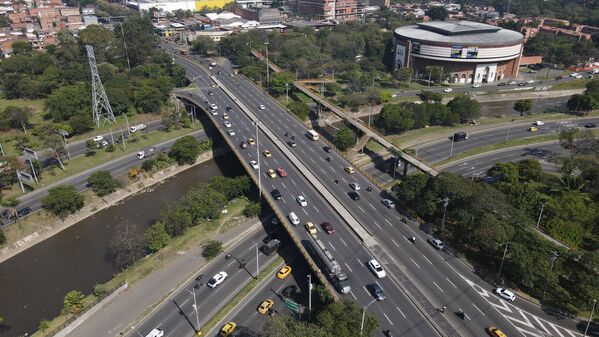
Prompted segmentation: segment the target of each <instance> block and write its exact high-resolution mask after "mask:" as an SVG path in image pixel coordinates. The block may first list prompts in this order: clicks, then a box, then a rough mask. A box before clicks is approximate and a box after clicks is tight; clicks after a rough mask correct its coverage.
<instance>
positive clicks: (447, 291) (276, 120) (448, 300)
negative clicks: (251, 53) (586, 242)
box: [182, 62, 577, 336]
mask: <svg viewBox="0 0 599 337" xmlns="http://www.w3.org/2000/svg"><path fill="white" fill-rule="evenodd" d="M182 65H183V66H184V67H185V68H186V70H187V72H188V76H190V77H193V78H196V79H197V80H198V81H200V90H201V91H202V92H203V93H204V95H203V97H204V98H205V97H209V98H208V99H209V101H210V103H216V104H218V105H219V106H231V105H232V103H231V101H229V100H228V97H227V96H226V95H225V94H224V92H222V91H221V90H219V89H218V88H211V87H210V83H211V82H210V81H209V80H208V79H207V77H206V76H205V75H204V76H203V74H202V72H200V71H198V69H197V68H196V67H195V66H193V65H191V64H188V63H186V62H182ZM219 71H220V74H219V73H218V72H219ZM230 73H231V69H230V68H227V67H220V66H219V67H217V68H216V69H214V70H213V71H212V75H214V76H217V77H218V79H219V80H220V81H221V82H222V83H223V84H224V85H226V86H227V87H228V88H229V90H231V91H233V93H234V94H235V95H236V96H237V98H238V99H241V100H242V101H243V102H244V104H245V105H246V106H248V107H250V108H251V109H252V110H253V112H254V113H255V114H256V115H257V116H258V118H260V120H261V122H262V123H264V125H266V126H267V127H268V128H269V129H270V130H271V131H272V132H274V133H275V134H276V135H277V136H278V137H279V138H280V139H282V140H285V139H286V138H287V137H286V136H285V134H286V133H287V134H288V135H287V136H288V137H291V136H292V135H293V136H294V137H295V141H296V142H297V148H291V150H292V151H293V152H295V153H296V154H297V155H299V158H300V160H301V161H302V162H303V163H304V164H305V165H306V166H308V167H309V168H310V169H311V170H312V171H313V173H315V174H317V175H318V176H319V177H320V180H321V183H323V184H324V185H325V186H326V187H327V188H328V189H329V190H331V191H333V192H334V193H335V194H336V195H337V196H338V198H339V200H340V201H341V202H342V204H343V205H344V206H345V207H346V208H347V209H348V210H349V211H350V212H351V213H352V214H353V215H354V217H356V219H358V220H359V221H360V223H361V224H362V225H363V226H364V227H365V228H366V229H367V230H368V231H369V232H370V233H372V234H373V235H374V237H375V238H376V240H377V241H378V242H379V243H380V244H381V245H382V246H383V247H385V252H387V253H388V254H389V255H391V256H392V258H393V259H394V262H397V264H399V265H400V267H401V269H402V271H404V272H405V273H406V274H407V275H408V276H409V278H410V279H411V280H413V282H414V283H416V284H417V286H418V289H419V290H420V291H421V292H422V293H423V294H424V295H426V297H427V298H429V300H430V301H431V303H433V304H434V305H436V306H438V307H440V306H442V305H446V306H447V307H448V310H449V311H457V310H459V309H462V310H464V312H466V314H467V319H464V320H461V319H458V318H456V317H454V315H445V317H446V318H447V319H448V320H449V321H451V322H452V324H453V326H454V327H456V329H457V330H458V331H459V333H460V334H462V335H469V336H477V335H480V334H481V332H482V331H483V329H484V328H485V327H487V326H490V325H498V326H499V327H501V328H502V329H504V331H506V332H507V333H508V334H510V335H515V334H517V333H518V332H521V333H522V331H523V330H525V329H527V328H528V327H522V326H519V325H517V324H516V323H514V319H511V318H510V317H506V316H509V315H510V314H511V315H513V314H514V312H512V311H510V312H509V313H507V314H506V313H505V312H503V311H502V310H501V308H498V306H499V307H502V306H503V304H504V303H503V301H498V300H497V298H496V297H494V296H490V297H487V296H484V295H483V296H481V291H477V287H476V286H473V284H471V282H470V278H476V276H474V275H472V272H471V270H470V269H468V268H467V267H465V266H464V265H462V264H461V262H457V261H455V259H451V256H450V255H447V253H446V252H437V251H435V250H434V249H432V247H430V246H429V245H427V244H426V243H425V242H424V240H425V239H427V238H428V237H429V236H428V234H427V233H426V232H425V231H420V230H418V229H417V228H416V225H417V224H415V223H413V222H411V221H409V222H408V225H407V226H406V225H404V224H402V223H401V219H403V216H401V215H400V214H399V213H398V212H397V211H395V210H389V209H386V208H385V207H384V206H383V205H382V204H381V199H382V197H383V196H384V195H383V194H382V192H381V191H380V190H378V189H377V188H376V187H375V186H372V188H373V192H371V193H368V192H365V191H364V189H365V188H366V187H367V186H371V184H370V182H368V181H367V180H366V178H365V177H364V176H362V175H361V174H359V173H356V174H354V175H349V174H347V173H345V172H344V171H343V168H344V167H346V166H348V165H349V164H348V163H347V162H346V161H345V160H344V159H343V158H342V157H341V156H340V155H338V154H337V153H331V154H326V153H325V152H324V151H323V149H322V148H323V147H324V145H325V144H324V143H323V142H321V141H316V142H314V141H311V140H309V139H308V138H307V137H305V136H304V133H305V131H306V129H305V128H304V127H303V125H301V123H299V122H298V121H296V120H295V119H294V118H293V117H292V116H291V115H289V114H288V113H287V112H286V111H285V110H284V109H283V108H282V107H280V106H279V105H278V104H277V103H276V102H275V101H273V100H272V99H271V98H269V97H268V96H267V95H266V94H265V93H264V92H262V91H261V90H260V89H258V88H257V87H255V86H254V85H253V84H252V83H251V82H249V81H248V80H246V79H245V78H243V77H242V76H234V77H230V76H229V74H230ZM208 91H213V93H214V95H213V96H209V95H206V94H207V92H208ZM260 104H263V105H265V106H266V109H265V110H259V109H258V106H259V105H260ZM230 115H232V114H230ZM236 116H237V115H236ZM239 117H241V118H240V120H239V121H237V120H236V119H232V120H231V122H232V123H233V129H234V130H235V132H236V134H237V135H236V136H234V137H233V138H234V140H235V143H237V144H239V143H240V142H241V140H244V139H247V138H249V137H252V136H254V132H253V131H254V130H253V126H252V125H248V124H247V123H250V121H249V120H246V121H243V119H246V118H245V115H240V116H239ZM217 123H218V122H217ZM542 132H543V131H542V129H541V130H540V133H542ZM239 134H243V135H244V136H241V137H240V136H239ZM261 138H263V137H261ZM464 143H467V142H464ZM264 146H267V147H268V146H270V147H271V148H274V147H272V146H271V145H269V144H262V147H264ZM454 150H455V149H454ZM271 151H272V150H271ZM327 156H330V157H331V160H330V161H327V160H326V159H325V158H326V157H327ZM277 157H278V156H277V154H276V153H274V152H273V158H274V159H276V158H277ZM247 158H248V159H249V158H254V159H255V158H256V157H255V156H254V157H252V154H251V153H248V156H247ZM267 164H268V160H267ZM275 164H276V165H280V164H279V162H276V161H275ZM273 168H275V167H273ZM290 177H298V175H297V174H295V172H294V173H291V174H290ZM287 179H289V178H287ZM335 179H339V184H335V183H334V180H335ZM276 180H277V179H275V181H276ZM279 180H280V179H279ZM297 180H300V179H299V177H298V178H297V179H296V182H295V183H293V184H291V185H293V186H286V185H283V187H282V188H279V190H281V191H282V193H283V194H284V195H285V192H290V195H289V197H290V198H291V199H293V197H294V196H296V195H297V193H296V192H293V190H296V188H297V187H298V182H297ZM351 182H357V183H359V184H360V185H361V186H362V189H363V190H362V191H361V192H360V193H361V196H362V198H361V200H359V201H357V202H356V201H353V200H351V199H349V197H348V196H347V192H349V191H350V188H349V184H350V183H351ZM300 183H301V185H299V188H300V191H302V192H300V193H303V195H304V196H306V198H307V200H308V203H309V205H308V207H306V208H303V209H302V211H304V212H305V214H306V215H307V216H308V217H309V219H310V220H312V221H313V222H314V223H315V224H318V223H320V222H321V221H322V220H319V221H314V220H313V216H317V217H320V219H323V220H327V221H331V219H334V220H333V221H331V222H332V223H333V224H334V225H337V226H336V229H337V233H335V235H334V236H333V237H332V239H333V238H334V237H342V238H343V241H344V242H348V241H351V238H352V235H351V233H349V232H347V233H343V232H341V231H340V230H339V229H340V228H344V226H339V225H338V224H342V222H341V221H340V220H339V219H337V217H336V216H335V214H331V215H328V216H327V215H326V214H323V213H324V212H325V211H326V212H329V210H328V208H325V207H319V208H316V207H314V212H312V211H311V210H310V212H307V210H309V209H310V207H309V206H310V202H311V201H312V200H318V198H319V196H318V195H310V193H308V192H305V191H309V190H310V189H311V187H310V185H309V184H308V183H307V182H301V181H300ZM287 185H289V184H287ZM275 186H276V185H274V184H273V187H275ZM315 198H316V199H315ZM283 203H284V205H282V206H283V207H281V209H282V210H283V212H284V213H287V211H288V209H289V208H287V207H285V206H288V205H289V204H290V203H291V204H294V201H293V200H291V201H289V199H287V196H286V201H284V202H283ZM317 204H322V205H326V204H325V203H324V202H318V203H317ZM293 206H295V209H297V205H293ZM296 213H297V214H299V215H300V217H302V218H303V215H302V213H300V212H297V211H296ZM323 216H324V218H323ZM302 220H303V219H302ZM302 223H304V221H302ZM300 232H301V231H300ZM413 235H415V236H416V237H417V238H418V239H417V244H411V243H409V241H407V240H406V238H407V237H411V236H413ZM328 243H329V244H331V242H330V241H329V242H328ZM332 246H333V247H339V245H332ZM337 250H338V249H337ZM352 253H353V254H355V252H354V251H351V252H350V253H349V254H347V255H346V254H344V253H342V254H341V255H343V257H349V256H352V255H353V254H352ZM363 261H365V260H364V259H361V260H360V262H363ZM389 262H391V261H389ZM383 265H384V266H385V265H386V261H383ZM362 268H363V263H362ZM348 269H350V271H351V277H352V278H353V279H354V281H353V283H352V284H353V287H352V288H353V292H352V294H353V295H354V296H356V295H358V294H357V293H356V288H358V287H357V286H356V284H355V283H356V282H355V279H356V278H358V277H362V276H360V275H362V274H364V272H365V273H369V272H368V271H364V272H357V271H356V269H355V268H354V266H351V265H348ZM358 270H359V269H358ZM384 280H385V279H383V281H384ZM367 282H368V281H367ZM370 282H371V281H370ZM362 284H364V283H362ZM480 284H481V286H482V288H481V289H482V290H483V291H484V293H485V294H488V292H489V291H491V290H492V287H491V285H489V284H486V283H484V282H481V283H480ZM382 286H383V288H384V289H385V290H387V289H388V288H389V287H388V286H386V285H385V284H382ZM365 295H368V294H367V293H366V291H365ZM388 298H390V299H396V297H395V296H393V295H389V294H388ZM397 298H400V297H397ZM357 300H358V302H359V303H360V304H361V305H364V304H365V302H364V301H363V300H362V299H359V298H357ZM386 302H387V303H388V301H386ZM517 304H518V306H519V307H520V308H521V309H522V310H526V311H527V312H531V313H532V314H533V315H539V316H540V317H539V319H540V320H542V319H545V318H546V319H548V321H551V320H552V317H543V316H546V315H545V314H544V312H543V311H542V310H541V309H540V308H538V307H537V306H535V305H532V304H530V303H528V302H526V301H517ZM375 307H376V306H375ZM381 307H383V305H381ZM491 308H496V309H497V310H492V309H491ZM383 310H384V311H383V312H382V314H383V315H381V312H379V313H378V314H379V317H381V316H382V317H383V319H382V320H381V322H382V323H383V326H385V323H386V322H385V318H387V321H388V323H390V324H392V325H391V326H392V327H396V326H398V325H399V326H400V327H403V325H402V321H404V320H405V318H403V317H402V314H403V313H405V311H403V310H400V308H399V307H397V310H398V311H400V314H399V315H393V316H388V315H389V314H391V312H392V311H393V310H388V309H386V308H383ZM516 316H517V315H516ZM507 320H509V321H511V322H512V323H514V324H513V325H509V324H508V323H507ZM412 322H413V321H412ZM396 323H397V324H396ZM552 324H555V325H556V326H557V324H562V325H565V326H566V327H568V328H576V326H575V325H576V324H577V322H573V321H571V322H564V321H563V320H556V321H555V323H552ZM424 326H426V325H420V326H418V327H417V328H416V329H408V330H402V332H401V333H400V334H402V333H407V334H410V335H411V334H415V333H418V334H420V333H422V331H421V330H422V328H423V327H424ZM556 329H560V327H557V328H556Z"/></svg>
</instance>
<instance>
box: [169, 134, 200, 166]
mask: <svg viewBox="0 0 599 337" xmlns="http://www.w3.org/2000/svg"><path fill="white" fill-rule="evenodd" d="M199 154H200V143H199V142H198V141H197V139H195V138H193V137H192V136H183V137H181V138H179V139H177V141H175V144H173V146H172V147H171V150H170V152H169V153H168V156H169V157H171V158H173V159H175V160H176V161H177V163H178V164H179V165H183V164H189V165H191V164H193V163H195V162H196V159H197V157H198V155H199Z"/></svg>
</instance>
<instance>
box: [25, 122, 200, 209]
mask: <svg viewBox="0 0 599 337" xmlns="http://www.w3.org/2000/svg"><path fill="white" fill-rule="evenodd" d="M190 135H192V136H193V137H195V138H196V139H198V140H203V139H206V133H205V132H204V130H198V131H195V132H193V133H190ZM175 141H176V139H172V140H168V141H165V142H162V143H160V144H156V145H154V147H155V148H156V150H157V151H162V150H164V151H168V149H170V147H171V146H172V145H173V143H174V142H175ZM149 147H150V146H148V148H149ZM140 163H141V162H140V160H139V159H137V154H136V153H131V154H127V155H125V156H123V157H121V158H118V159H115V160H112V161H109V162H107V163H104V164H102V165H99V166H96V167H94V168H91V169H89V170H87V171H84V172H81V173H78V174H76V175H73V176H70V177H68V178H65V179H63V180H60V181H57V182H55V183H53V184H50V185H48V186H45V187H42V188H39V189H37V190H34V191H31V192H29V193H27V194H25V195H23V196H22V197H20V198H19V200H20V201H21V203H20V204H19V209H21V208H24V207H31V209H32V210H33V211H34V212H35V211H38V210H39V209H40V208H41V206H42V199H43V198H44V197H46V196H47V195H48V189H50V188H52V187H56V186H60V185H73V186H75V189H76V190H77V191H78V192H82V191H85V190H86V189H87V188H88V186H87V178H88V177H89V176H90V175H92V174H93V173H94V172H97V171H101V170H106V171H110V172H111V173H112V175H113V176H119V175H122V174H124V173H125V172H127V171H128V170H129V169H130V168H131V167H133V166H136V165H140Z"/></svg>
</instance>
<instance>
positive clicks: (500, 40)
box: [395, 21, 524, 46]
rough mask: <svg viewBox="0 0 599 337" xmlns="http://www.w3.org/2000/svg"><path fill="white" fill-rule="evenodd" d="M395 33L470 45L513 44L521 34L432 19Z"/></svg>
mask: <svg viewBox="0 0 599 337" xmlns="http://www.w3.org/2000/svg"><path fill="white" fill-rule="evenodd" d="M395 35H396V36H399V37H403V38H407V39H410V40H415V41H421V42H432V43H441V44H460V45H461V44H464V45H472V46H484V45H495V46H497V45H514V44H517V43H520V42H522V40H523V38H524V37H523V35H522V34H520V33H518V32H515V31H513V30H509V29H503V28H501V27H496V26H491V25H487V24H484V23H479V22H472V21H432V22H426V23H418V24H415V25H410V26H404V27H399V28H397V29H396V30H395Z"/></svg>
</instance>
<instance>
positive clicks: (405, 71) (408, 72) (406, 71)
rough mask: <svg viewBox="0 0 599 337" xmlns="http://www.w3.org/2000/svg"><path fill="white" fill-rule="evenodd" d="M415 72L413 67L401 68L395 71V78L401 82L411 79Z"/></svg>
mask: <svg viewBox="0 0 599 337" xmlns="http://www.w3.org/2000/svg"><path fill="white" fill-rule="evenodd" d="M413 73H414V69H412V68H399V69H397V70H395V71H394V72H393V78H394V79H396V80H397V81H399V82H407V81H409V80H410V79H411V78H412V76H413Z"/></svg>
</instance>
